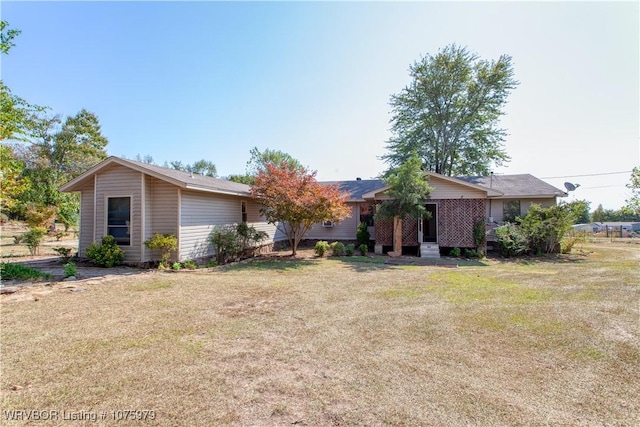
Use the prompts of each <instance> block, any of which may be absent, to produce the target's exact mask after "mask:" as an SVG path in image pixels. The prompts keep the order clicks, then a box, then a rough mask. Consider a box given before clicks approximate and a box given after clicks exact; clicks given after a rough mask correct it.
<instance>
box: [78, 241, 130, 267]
mask: <svg viewBox="0 0 640 427" xmlns="http://www.w3.org/2000/svg"><path fill="white" fill-rule="evenodd" d="M87 258H89V259H90V260H91V262H93V263H94V264H95V265H98V266H100V267H113V266H116V265H120V264H122V262H123V261H124V251H123V250H122V249H121V248H120V247H119V246H118V244H117V243H116V239H115V238H114V237H113V236H104V237H103V238H102V241H101V243H100V244H99V245H97V244H96V243H95V242H93V243H92V244H91V245H90V246H89V247H88V248H87Z"/></svg>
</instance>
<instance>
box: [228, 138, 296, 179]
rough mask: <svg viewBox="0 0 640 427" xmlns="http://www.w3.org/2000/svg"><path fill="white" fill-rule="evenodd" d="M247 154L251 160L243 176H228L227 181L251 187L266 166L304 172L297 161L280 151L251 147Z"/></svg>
mask: <svg viewBox="0 0 640 427" xmlns="http://www.w3.org/2000/svg"><path fill="white" fill-rule="evenodd" d="M249 153H250V154H251V158H250V159H249V161H248V162H247V168H246V172H245V174H244V175H229V177H228V178H229V181H234V182H239V183H242V184H248V185H253V184H254V183H255V178H256V176H257V175H259V174H260V173H262V172H265V171H266V170H267V164H274V165H282V166H283V167H287V168H289V169H291V170H296V171H298V172H304V171H305V169H306V168H305V167H304V166H302V163H300V161H299V160H297V159H296V158H294V157H293V156H291V155H290V154H288V153H285V152H284V151H281V150H272V149H269V148H267V149H265V150H264V151H260V150H258V147H253V148H252V149H251V150H250V151H249Z"/></svg>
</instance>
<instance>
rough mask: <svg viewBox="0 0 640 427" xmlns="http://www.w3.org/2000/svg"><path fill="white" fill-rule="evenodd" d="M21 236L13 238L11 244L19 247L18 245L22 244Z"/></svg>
mask: <svg viewBox="0 0 640 427" xmlns="http://www.w3.org/2000/svg"><path fill="white" fill-rule="evenodd" d="M22 237H23V236H22V234H18V235H16V236H13V243H14V244H16V245H19V244H20V243H22Z"/></svg>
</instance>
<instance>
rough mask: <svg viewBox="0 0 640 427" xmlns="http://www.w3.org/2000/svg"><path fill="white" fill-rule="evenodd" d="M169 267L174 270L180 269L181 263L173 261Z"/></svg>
mask: <svg viewBox="0 0 640 427" xmlns="http://www.w3.org/2000/svg"><path fill="white" fill-rule="evenodd" d="M171 268H172V269H174V270H181V269H182V264H180V263H179V262H177V261H176V262H174V263H173V264H171Z"/></svg>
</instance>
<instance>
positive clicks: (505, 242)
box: [496, 223, 529, 258]
mask: <svg viewBox="0 0 640 427" xmlns="http://www.w3.org/2000/svg"><path fill="white" fill-rule="evenodd" d="M496 241H497V243H498V248H500V255H502V256H503V257H507V258H509V257H512V256H516V255H522V254H523V253H525V252H527V250H529V240H528V239H527V237H526V236H525V235H524V233H522V231H521V230H520V228H519V227H518V226H517V225H516V224H511V223H507V224H505V225H502V226H500V227H497V228H496Z"/></svg>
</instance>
